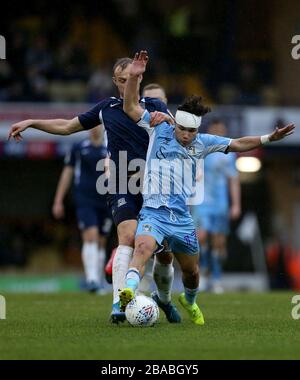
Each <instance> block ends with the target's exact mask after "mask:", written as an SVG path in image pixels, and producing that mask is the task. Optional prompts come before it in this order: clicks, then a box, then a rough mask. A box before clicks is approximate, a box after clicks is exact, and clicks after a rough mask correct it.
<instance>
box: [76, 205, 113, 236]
mask: <svg viewBox="0 0 300 380" xmlns="http://www.w3.org/2000/svg"><path fill="white" fill-rule="evenodd" d="M76 215H77V222H78V227H79V229H80V230H81V231H84V230H86V229H87V228H89V227H98V229H99V233H100V234H101V235H107V234H108V233H109V232H110V229H111V226H112V220H111V217H110V215H109V212H108V210H107V209H106V208H100V207H95V206H90V205H79V206H77V208H76Z"/></svg>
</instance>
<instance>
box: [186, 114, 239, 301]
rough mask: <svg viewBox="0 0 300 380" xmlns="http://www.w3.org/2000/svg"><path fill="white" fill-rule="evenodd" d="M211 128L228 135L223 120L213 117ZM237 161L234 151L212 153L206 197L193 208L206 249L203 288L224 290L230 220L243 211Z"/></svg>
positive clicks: (206, 173) (207, 161) (206, 169)
mask: <svg viewBox="0 0 300 380" xmlns="http://www.w3.org/2000/svg"><path fill="white" fill-rule="evenodd" d="M207 131H208V133H210V134H214V135H218V136H225V135H226V127H225V125H224V123H223V122H222V121H220V120H213V121H212V122H211V123H210V124H209V126H208V130H207ZM235 162H236V154H235V153H233V152H231V153H228V154H226V155H224V154H221V153H215V154H211V155H209V156H207V158H206V159H205V161H204V200H203V202H202V203H201V204H200V205H197V206H194V207H192V209H191V210H192V215H193V219H194V222H195V226H196V231H197V237H198V239H199V242H200V245H201V248H202V249H201V254H200V269H201V276H200V284H199V290H200V291H201V290H208V289H210V290H211V291H212V292H213V293H216V294H220V293H222V292H223V287H222V283H221V275H222V259H224V257H225V256H226V236H227V235H228V233H229V221H230V219H232V220H235V219H237V218H238V217H239V216H240V213H241V199H240V198H241V197H240V181H239V175H238V171H237V169H236V166H235ZM199 179H200V178H199ZM210 272H211V273H210ZM210 278H211V282H210V283H208V279H210Z"/></svg>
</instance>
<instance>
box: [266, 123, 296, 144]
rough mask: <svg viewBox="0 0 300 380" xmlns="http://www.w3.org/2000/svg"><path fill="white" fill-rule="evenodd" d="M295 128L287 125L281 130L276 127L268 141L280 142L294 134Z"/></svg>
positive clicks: (293, 125)
mask: <svg viewBox="0 0 300 380" xmlns="http://www.w3.org/2000/svg"><path fill="white" fill-rule="evenodd" d="M295 128H296V126H295V124H288V125H286V126H285V127H283V128H278V127H276V129H275V131H274V132H273V133H271V134H270V135H269V140H270V141H278V140H282V139H284V138H285V137H287V136H289V135H291V134H293V133H294V130H295Z"/></svg>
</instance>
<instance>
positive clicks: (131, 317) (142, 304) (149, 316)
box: [125, 295, 159, 327]
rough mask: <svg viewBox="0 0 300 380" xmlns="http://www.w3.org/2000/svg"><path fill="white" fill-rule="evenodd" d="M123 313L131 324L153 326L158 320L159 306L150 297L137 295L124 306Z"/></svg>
mask: <svg viewBox="0 0 300 380" xmlns="http://www.w3.org/2000/svg"><path fill="white" fill-rule="evenodd" d="M125 315H126V319H127V321H128V322H129V323H130V324H131V325H132V326H142V327H146V326H153V325H154V324H155V323H156V322H157V321H158V318H159V308H158V306H157V304H156V302H155V301H154V300H153V299H152V298H150V297H146V296H144V295H138V296H136V297H134V299H133V300H132V301H130V302H129V304H128V305H127V306H126V309H125Z"/></svg>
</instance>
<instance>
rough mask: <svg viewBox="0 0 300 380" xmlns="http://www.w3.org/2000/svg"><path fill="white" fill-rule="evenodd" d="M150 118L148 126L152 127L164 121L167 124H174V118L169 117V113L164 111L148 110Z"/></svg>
mask: <svg viewBox="0 0 300 380" xmlns="http://www.w3.org/2000/svg"><path fill="white" fill-rule="evenodd" d="M150 115H151V119H150V127H151V128H153V127H155V126H156V125H158V124H161V123H163V122H164V121H166V122H167V123H169V124H174V120H173V119H172V118H171V116H170V115H167V114H166V113H163V112H159V111H154V112H150Z"/></svg>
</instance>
